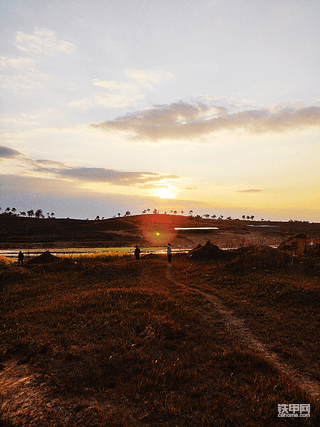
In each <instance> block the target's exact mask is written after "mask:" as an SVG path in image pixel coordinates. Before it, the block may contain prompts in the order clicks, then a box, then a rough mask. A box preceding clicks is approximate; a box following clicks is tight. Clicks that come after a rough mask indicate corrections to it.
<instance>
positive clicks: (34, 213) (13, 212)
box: [0, 207, 55, 218]
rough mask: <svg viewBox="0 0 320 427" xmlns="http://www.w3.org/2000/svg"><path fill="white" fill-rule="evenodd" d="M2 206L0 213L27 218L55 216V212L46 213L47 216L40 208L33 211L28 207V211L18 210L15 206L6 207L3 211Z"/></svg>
mask: <svg viewBox="0 0 320 427" xmlns="http://www.w3.org/2000/svg"><path fill="white" fill-rule="evenodd" d="M1 211H2V208H0V215H9V216H22V217H26V216H28V217H29V218H55V213H54V212H51V213H49V212H48V213H47V216H45V215H44V213H43V211H42V209H37V210H36V211H34V210H33V209H30V210H29V211H27V212H25V211H20V212H18V211H17V209H16V208H9V207H8V208H6V209H5V210H4V211H2V212H1Z"/></svg>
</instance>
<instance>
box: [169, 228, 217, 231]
mask: <svg viewBox="0 0 320 427" xmlns="http://www.w3.org/2000/svg"><path fill="white" fill-rule="evenodd" d="M175 230H177V231H189V230H192V231H193V230H196V231H203V230H219V227H185V228H179V227H177V228H175Z"/></svg>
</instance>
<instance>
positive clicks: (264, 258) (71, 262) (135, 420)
mask: <svg viewBox="0 0 320 427" xmlns="http://www.w3.org/2000/svg"><path fill="white" fill-rule="evenodd" d="M289 225H291V224H289ZM287 235H288V234H287ZM191 237H192V236H191ZM314 237H315V236H313V238H314ZM192 238H194V237H192ZM304 241H306V239H304ZM293 247H294V248H295V249H294V250H293V249H292V248H293ZM297 248H298V245H295V246H292V245H291V246H290V250H285V251H283V252H280V251H279V250H277V249H271V248H269V247H267V246H264V245H261V244H260V245H256V246H243V247H241V248H240V249H239V250H233V251H219V249H218V248H217V246H214V245H210V244H206V245H203V246H202V247H201V248H199V249H198V250H197V251H194V252H192V253H190V254H182V253H180V254H179V253H175V254H174V255H173V260H172V265H171V266H169V264H168V262H167V260H166V256H165V255H154V254H144V253H143V250H142V257H141V259H140V260H139V261H136V260H134V259H133V256H132V254H128V253H126V252H122V253H120V254H118V256H116V255H115V254H114V253H100V254H94V255H92V256H90V255H78V256H67V257H62V256H61V257H58V258H53V257H50V255H49V254H47V255H44V256H42V257H39V259H38V261H37V260H36V261H35V262H30V263H27V264H25V265H23V266H17V265H16V264H15V263H13V262H12V260H9V259H7V258H4V257H2V258H1V259H0V280H1V282H0V283H1V343H0V362H1V366H0V367H1V369H0V386H1V388H0V389H1V399H2V403H1V412H0V414H1V415H0V417H1V418H0V425H1V426H4V427H12V426H22V427H27V426H28V427H29V426H41V427H42V426H43V427H49V426H50V427H52V426H59V427H60V426H67V427H69V426H80V427H82V426H83V427H84V426H97V427H98V426H99V427H102V426H116V427H120V426H123V427H139V426H141V427H142V426H146V427H149V426H150V427H151V426H152V427H153V426H160V425H161V426H168V427H169V426H170V427H171V426H179V427H180V426H181V427H182V426H189V425H190V426H275V425H280V426H282V425H283V426H287V425H288V426H289V425H290V426H300V425H306V426H318V425H319V419H320V405H319V401H320V373H319V344H320V341H319V340H320V339H319V329H320V312H319V303H320V289H319V277H320V257H319V255H320V252H319V249H318V246H317V245H313V246H310V247H309V246H308V247H305V246H304V247H303V250H302V249H301V251H300V253H299V254H298V255H297V253H296V252H297V250H298V249H299V248H298V249H297ZM190 255H191V256H190ZM284 404H288V405H292V404H299V405H303V404H309V405H310V417H306V418H303V417H299V418H279V417H278V405H284ZM288 409H289V412H290V414H293V407H289V406H288ZM296 414H297V415H300V414H301V415H303V414H306V412H304V409H303V407H299V408H298V409H297V408H296Z"/></svg>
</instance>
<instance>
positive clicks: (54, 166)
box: [0, 146, 181, 189]
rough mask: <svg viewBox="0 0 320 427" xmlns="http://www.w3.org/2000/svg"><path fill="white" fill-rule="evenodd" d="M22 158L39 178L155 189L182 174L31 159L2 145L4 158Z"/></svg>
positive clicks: (178, 178)
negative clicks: (156, 186)
mask: <svg viewBox="0 0 320 427" xmlns="http://www.w3.org/2000/svg"><path fill="white" fill-rule="evenodd" d="M18 156H21V157H22V160H23V162H24V164H25V165H26V167H25V169H24V173H26V175H30V174H32V175H37V176H39V177H41V176H42V177H54V178H59V179H64V180H69V181H70V180H71V181H74V182H82V183H85V182H87V183H89V182H91V183H92V182H94V183H107V184H110V185H118V186H136V187H139V188H141V189H148V188H151V187H150V185H157V184H159V185H160V184H163V183H164V182H168V181H178V180H180V179H181V177H180V176H178V175H171V174H164V173H160V172H149V171H142V172H141V171H121V170H118V169H111V168H98V167H78V166H70V165H67V164H65V163H62V162H57V161H53V160H47V159H38V160H34V159H30V158H28V157H26V156H24V155H23V154H22V153H20V152H19V151H16V150H13V149H12V148H9V147H4V146H0V160H1V159H2V158H11V159H14V158H16V157H18Z"/></svg>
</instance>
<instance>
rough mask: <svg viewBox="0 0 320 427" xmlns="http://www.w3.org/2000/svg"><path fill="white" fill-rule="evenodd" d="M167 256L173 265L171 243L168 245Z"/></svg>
mask: <svg viewBox="0 0 320 427" xmlns="http://www.w3.org/2000/svg"><path fill="white" fill-rule="evenodd" d="M167 256H168V261H169V264H170V263H171V244H170V243H168V244H167Z"/></svg>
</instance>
